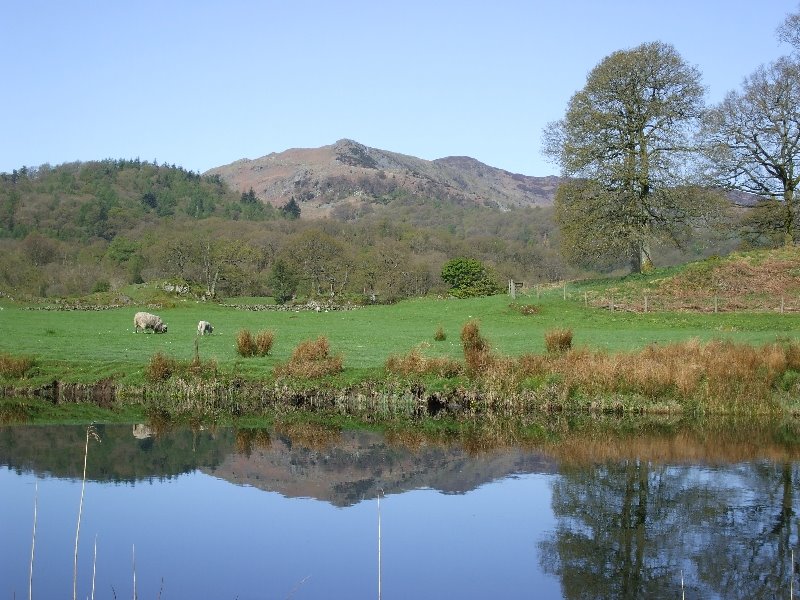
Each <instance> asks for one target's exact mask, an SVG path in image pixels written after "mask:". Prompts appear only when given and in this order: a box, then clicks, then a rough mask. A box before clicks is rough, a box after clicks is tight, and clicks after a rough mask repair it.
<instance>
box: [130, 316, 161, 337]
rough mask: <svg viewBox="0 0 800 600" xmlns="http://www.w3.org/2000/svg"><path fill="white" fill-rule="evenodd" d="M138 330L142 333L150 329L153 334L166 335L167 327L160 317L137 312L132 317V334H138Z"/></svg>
mask: <svg viewBox="0 0 800 600" xmlns="http://www.w3.org/2000/svg"><path fill="white" fill-rule="evenodd" d="M140 329H141V330H142V331H147V330H148V329H151V330H152V331H153V333H167V325H166V323H164V321H162V320H161V317H159V316H156V315H151V314H150V313H146V312H137V313H136V314H135V315H134V317H133V330H134V332H135V333H139V330H140Z"/></svg>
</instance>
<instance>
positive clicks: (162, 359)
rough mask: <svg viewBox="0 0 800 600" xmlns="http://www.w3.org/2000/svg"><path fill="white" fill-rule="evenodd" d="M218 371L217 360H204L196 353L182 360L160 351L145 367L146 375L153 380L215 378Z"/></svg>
mask: <svg viewBox="0 0 800 600" xmlns="http://www.w3.org/2000/svg"><path fill="white" fill-rule="evenodd" d="M217 373H218V371H217V361H215V360H205V361H204V360H202V359H201V358H200V356H199V355H197V354H195V355H194V357H193V358H192V360H190V361H180V360H177V359H175V358H172V357H171V356H167V355H166V354H164V353H163V352H160V351H159V352H156V353H155V354H153V356H151V357H150V362H149V363H148V364H147V367H146V368H145V376H146V377H147V379H148V380H149V381H151V382H158V381H167V380H169V379H171V378H172V377H188V378H194V379H213V378H215V377H216V376H217Z"/></svg>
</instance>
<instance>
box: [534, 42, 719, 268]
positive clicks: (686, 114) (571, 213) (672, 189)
mask: <svg viewBox="0 0 800 600" xmlns="http://www.w3.org/2000/svg"><path fill="white" fill-rule="evenodd" d="M703 95H704V90H703V86H702V85H701V82H700V73H699V71H698V70H697V69H696V68H694V67H692V66H690V65H688V64H687V63H686V62H685V61H684V60H683V58H682V57H681V56H680V55H679V54H678V52H677V51H676V50H675V48H674V47H673V46H671V45H669V44H665V43H662V42H651V43H646V44H642V45H641V46H637V47H636V48H633V49H630V50H620V51H617V52H614V53H613V54H611V55H609V56H607V57H606V58H604V59H603V60H602V61H601V62H600V63H599V64H598V65H597V66H596V67H595V68H594V69H593V70H592V71H591V72H590V73H589V75H588V77H587V80H586V85H585V86H584V88H583V89H582V90H580V91H578V92H577V93H576V94H575V95H574V96H573V97H572V99H571V100H570V102H569V105H568V107H567V112H566V114H565V116H564V118H563V119H561V120H560V121H556V122H553V123H550V124H549V125H548V126H547V128H546V129H545V145H544V153H545V154H546V155H548V156H549V157H550V158H551V159H553V160H554V161H555V162H556V163H557V164H559V165H560V166H561V169H562V174H563V175H564V176H567V177H570V178H574V179H575V180H573V181H572V182H571V183H569V184H567V185H566V186H565V187H564V188H562V189H561V190H560V191H559V194H558V196H557V199H556V208H557V215H558V220H559V225H560V226H561V232H562V246H563V247H564V249H565V250H568V252H566V255H567V256H569V257H570V258H571V259H572V260H573V262H575V263H578V264H592V263H593V262H594V261H596V260H597V259H598V257H600V256H602V257H603V261H607V260H608V258H609V257H610V256H615V257H616V258H617V260H621V259H626V260H628V261H630V266H631V270H633V271H635V272H638V271H641V270H642V268H643V267H646V266H647V265H649V264H650V262H651V244H652V243H653V242H654V241H655V240H656V239H659V238H665V239H672V240H677V239H678V234H679V233H680V230H681V229H682V228H683V227H684V226H686V225H687V224H689V223H691V222H692V220H693V219H694V218H696V217H699V216H702V215H703V214H704V208H705V204H706V203H705V202H704V201H702V199H704V196H703V195H700V196H698V195H695V194H691V193H687V188H686V187H683V186H681V185H680V184H681V183H682V182H683V180H684V177H683V175H684V172H685V170H686V169H685V164H686V162H685V161H686V158H687V157H688V156H689V155H690V153H691V151H692V147H691V144H690V140H691V139H692V134H693V131H694V128H695V126H696V123H697V122H698V120H699V117H700V115H701V112H702V109H703Z"/></svg>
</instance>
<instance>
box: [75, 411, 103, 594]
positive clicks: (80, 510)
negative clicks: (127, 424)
mask: <svg viewBox="0 0 800 600" xmlns="http://www.w3.org/2000/svg"><path fill="white" fill-rule="evenodd" d="M92 437H93V438H94V439H96V440H97V441H98V442H99V441H100V436H98V435H97V431H96V430H95V428H94V425H89V426H88V427H87V428H86V447H85V448H84V451H83V481H82V483H81V501H80V504H79V505H78V525H77V527H76V529H75V555H74V560H73V563H72V600H78V543H79V542H80V538H81V517H82V516H83V496H84V494H85V492H86V463H87V461H88V458H89V438H92Z"/></svg>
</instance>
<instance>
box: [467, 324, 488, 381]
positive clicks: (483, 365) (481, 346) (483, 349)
mask: <svg viewBox="0 0 800 600" xmlns="http://www.w3.org/2000/svg"><path fill="white" fill-rule="evenodd" d="M461 346H462V348H463V349H464V360H465V362H466V363H467V375H469V376H470V377H478V376H480V375H481V374H483V373H485V372H486V370H487V369H488V368H489V366H490V364H491V362H492V355H491V349H490V348H489V342H487V341H486V340H485V339H484V337H483V336H482V335H481V332H480V324H479V323H478V321H468V322H467V323H465V324H464V326H463V327H462V328H461Z"/></svg>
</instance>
